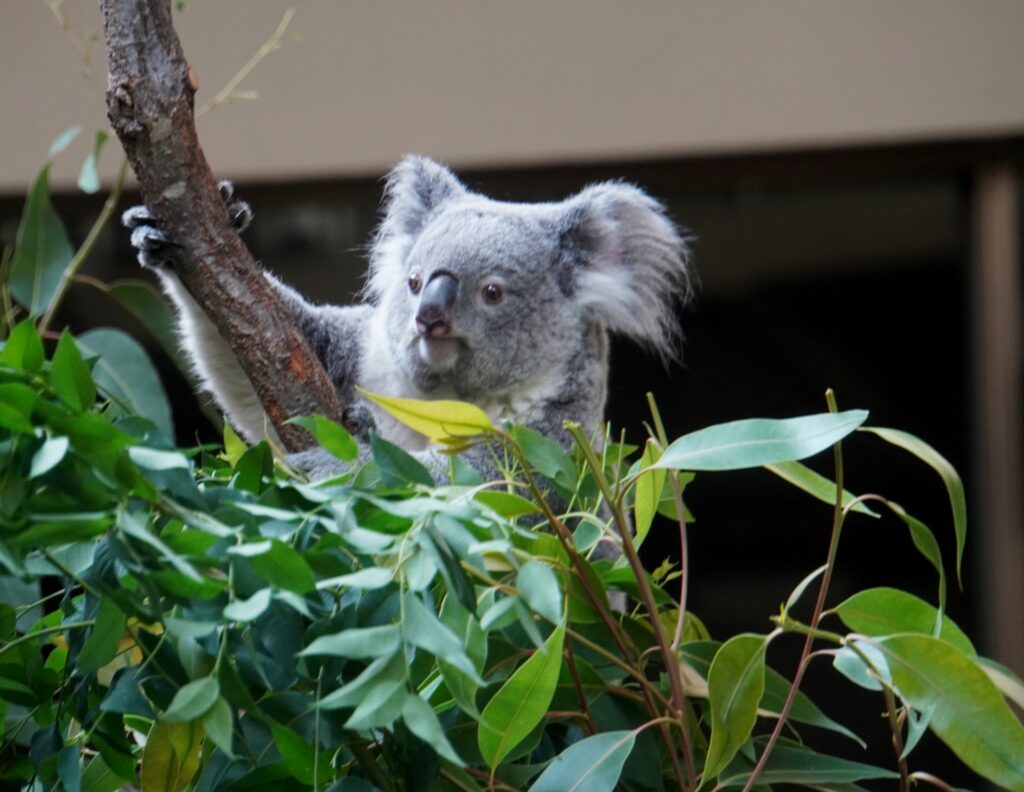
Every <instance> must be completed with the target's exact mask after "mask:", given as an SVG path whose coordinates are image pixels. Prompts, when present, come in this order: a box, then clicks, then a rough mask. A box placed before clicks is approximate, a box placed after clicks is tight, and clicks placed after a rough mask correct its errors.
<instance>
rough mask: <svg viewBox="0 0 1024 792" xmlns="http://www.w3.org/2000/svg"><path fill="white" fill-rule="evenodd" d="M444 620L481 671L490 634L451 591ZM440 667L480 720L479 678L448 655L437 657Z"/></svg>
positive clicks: (456, 695) (448, 683)
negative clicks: (464, 670)
mask: <svg viewBox="0 0 1024 792" xmlns="http://www.w3.org/2000/svg"><path fill="white" fill-rule="evenodd" d="M440 617H441V622H442V623H443V624H444V625H445V626H446V627H448V629H450V630H451V631H452V632H453V633H455V635H456V636H458V638H459V640H460V642H461V643H462V646H463V647H465V650H466V655H467V656H468V657H469V659H470V660H471V661H472V663H473V667H474V668H475V669H476V670H477V672H478V673H477V679H478V678H479V673H481V672H482V671H483V668H484V665H485V663H486V662H487V634H486V633H485V632H484V631H483V629H482V628H481V627H480V623H479V622H478V621H477V619H476V617H475V616H474V615H473V614H472V613H471V612H470V611H469V610H468V609H467V608H466V607H465V606H464V605H463V604H462V603H461V602H459V600H458V598H457V597H455V596H454V595H453V594H451V593H450V592H449V594H448V596H447V597H445V600H444V603H443V604H442V606H441V614H440ZM437 667H438V670H440V672H441V677H442V678H443V679H444V684H445V686H446V687H447V688H448V691H449V692H450V693H451V694H452V697H453V698H454V699H455V702H456V703H457V704H458V705H459V707H460V708H461V709H462V710H463V711H464V712H467V713H469V714H470V715H472V716H473V717H474V718H476V719H479V717H480V713H479V711H478V710H477V706H476V693H477V690H479V688H480V685H479V684H478V682H477V681H476V679H474V678H471V677H470V676H469V675H468V674H464V673H463V672H462V671H460V670H459V669H458V668H456V667H455V666H453V665H452V664H451V663H448V662H446V661H445V660H444V658H441V657H439V658H437Z"/></svg>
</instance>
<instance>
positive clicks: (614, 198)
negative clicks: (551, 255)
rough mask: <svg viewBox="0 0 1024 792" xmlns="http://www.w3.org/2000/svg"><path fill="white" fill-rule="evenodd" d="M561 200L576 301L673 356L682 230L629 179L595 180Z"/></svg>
mask: <svg viewBox="0 0 1024 792" xmlns="http://www.w3.org/2000/svg"><path fill="white" fill-rule="evenodd" d="M566 203H567V207H568V211H567V213H566V216H565V226H564V232H563V239H562V241H563V248H564V249H565V250H566V252H567V253H568V254H569V256H570V266H572V267H574V268H575V270H576V271H575V278H574V280H575V283H576V299H577V300H578V302H579V304H580V305H581V306H582V307H583V309H584V311H586V312H587V313H588V314H589V315H590V316H591V317H592V318H593V319H594V320H596V321H600V322H602V323H604V325H605V326H606V327H607V328H608V329H609V330H611V331H613V332H617V333H622V334H623V335H626V336H628V337H630V338H632V339H633V340H635V341H638V342H639V343H641V344H643V345H645V346H647V347H648V348H650V349H652V350H654V351H655V352H657V353H658V354H659V355H660V356H661V357H662V359H663V360H665V361H666V362H667V361H669V360H673V359H677V358H678V356H679V348H680V340H681V332H680V329H679V320H678V317H677V316H676V308H677V307H678V306H679V305H681V304H682V303H684V302H685V301H686V300H687V299H688V298H689V296H690V292H691V286H692V284H691V276H690V268H689V266H688V263H687V256H688V252H687V247H686V238H685V236H684V235H683V234H682V232H681V231H680V230H679V229H678V228H677V227H676V226H675V224H674V223H673V222H672V221H671V220H670V219H669V218H668V215H667V214H666V213H665V208H664V207H663V206H662V205H661V204H660V203H659V202H658V201H656V200H655V199H653V198H651V196H649V195H648V194H647V193H645V192H644V191H643V190H641V189H640V188H638V187H634V186H633V185H631V184H624V183H621V182H606V183H603V184H597V185H594V186H592V187H588V188H587V189H585V190H584V191H583V192H581V193H580V194H579V195H577V196H576V197H574V198H570V199H569V200H568V201H567V202H566Z"/></svg>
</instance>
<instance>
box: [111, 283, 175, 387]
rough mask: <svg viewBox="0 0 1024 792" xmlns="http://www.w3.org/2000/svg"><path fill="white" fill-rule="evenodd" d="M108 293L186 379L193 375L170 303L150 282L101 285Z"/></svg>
mask: <svg viewBox="0 0 1024 792" xmlns="http://www.w3.org/2000/svg"><path fill="white" fill-rule="evenodd" d="M103 288H104V290H105V291H106V293H107V294H108V295H110V296H111V297H113V298H114V299H115V300H116V301H117V302H118V304H119V305H120V306H121V307H122V308H124V309H125V310H126V311H128V313H130V314H131V315H132V316H134V317H135V319H136V320H138V321H139V323H140V324H141V325H142V326H143V327H145V328H146V330H147V331H149V334H150V335H151V336H153V340H155V341H156V342H157V344H159V346H160V349H161V350H162V351H163V353H164V354H165V355H167V357H168V358H170V359H171V360H172V361H174V365H175V366H176V367H177V369H178V371H180V372H181V373H182V374H183V375H184V376H185V378H186V379H191V378H193V377H194V372H193V369H192V364H191V363H190V362H189V360H188V358H187V357H186V355H185V354H184V353H183V352H182V349H181V341H180V340H179V339H178V331H177V329H176V328H177V322H176V321H175V319H174V313H173V312H172V310H171V306H170V305H169V304H168V303H167V300H165V299H164V298H163V297H162V296H161V295H160V292H158V291H157V290H156V289H155V288H154V287H153V286H152V285H150V284H149V283H146V282H145V281H140V280H131V279H126V280H117V281H114V282H113V283H108V284H104V285H103Z"/></svg>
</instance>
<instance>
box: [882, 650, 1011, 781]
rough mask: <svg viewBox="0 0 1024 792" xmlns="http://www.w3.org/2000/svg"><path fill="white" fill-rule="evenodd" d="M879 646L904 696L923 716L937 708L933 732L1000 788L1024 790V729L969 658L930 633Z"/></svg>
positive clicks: (973, 768)
mask: <svg viewBox="0 0 1024 792" xmlns="http://www.w3.org/2000/svg"><path fill="white" fill-rule="evenodd" d="M877 646H878V647H879V649H881V651H882V652H884V653H885V656H886V658H887V659H888V661H889V670H890V672H891V674H892V682H893V686H894V687H895V688H896V691H897V692H898V693H899V695H900V697H901V698H902V699H903V700H904V701H906V702H907V703H909V704H910V705H911V706H912V707H914V708H915V709H917V710H920V711H922V712H923V711H927V710H929V709H932V708H934V711H933V712H932V719H931V723H930V724H929V726H930V728H931V730H932V731H933V732H935V733H936V734H937V735H938V736H939V737H940V738H941V739H942V741H943V742H945V743H946V745H948V746H949V747H950V749H951V750H952V751H953V753H955V754H956V755H957V756H958V757H959V758H960V760H961V761H962V762H963V763H964V764H966V765H967V766H968V767H970V768H971V769H972V770H974V772H976V773H978V774H979V775H982V776H984V777H985V778H987V779H988V780H989V781H991V782H993V783H994V784H997V785H999V786H1003V787H1006V788H1007V789H1024V763H1021V761H1020V759H1021V757H1022V756H1024V726H1022V725H1021V723H1020V721H1018V720H1017V718H1016V717H1015V716H1014V714H1013V712H1012V711H1011V710H1010V707H1009V705H1008V704H1007V703H1006V701H1005V700H1004V699H1003V696H1002V694H1001V693H1000V692H999V689H998V688H997V687H996V686H995V684H994V683H993V682H992V680H991V679H989V678H988V676H987V675H986V674H985V672H984V671H982V670H981V669H980V668H979V667H978V666H977V664H976V663H974V661H973V660H972V659H971V658H970V657H969V656H968V655H966V654H965V653H964V652H962V651H961V650H960V649H958V648H957V647H955V646H953V645H952V644H949V643H946V642H945V641H942V640H940V639H938V638H933V637H931V636H928V635H909V634H908V635H895V636H892V637H891V638H886V639H884V640H881V641H878V642H877Z"/></svg>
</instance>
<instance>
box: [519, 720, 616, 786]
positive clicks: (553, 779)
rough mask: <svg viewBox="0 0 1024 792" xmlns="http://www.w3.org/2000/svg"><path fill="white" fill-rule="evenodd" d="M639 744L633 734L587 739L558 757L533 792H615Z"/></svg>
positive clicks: (610, 734) (535, 783)
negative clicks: (634, 749)
mask: <svg viewBox="0 0 1024 792" xmlns="http://www.w3.org/2000/svg"><path fill="white" fill-rule="evenodd" d="M635 744H636V734H635V733H634V732H631V731H609V732H604V733H602V734H595V735H593V736H591V737H586V738H584V739H582V740H580V741H579V742H577V743H573V744H572V745H570V746H569V747H568V748H566V749H565V750H564V751H562V753H560V754H559V755H558V756H556V757H555V758H554V760H553V761H552V762H551V764H549V765H548V766H547V769H546V770H545V771H544V772H543V773H541V775H540V777H539V778H538V779H537V780H536V781H535V782H534V783H533V785H532V786H531V787H530V790H529V792H612V791H613V790H614V789H615V785H616V784H617V783H618V782H619V776H620V775H621V774H622V766H623V765H624V764H625V763H626V760H627V759H628V758H629V754H630V752H631V751H632V750H633V746H634V745H635Z"/></svg>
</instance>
